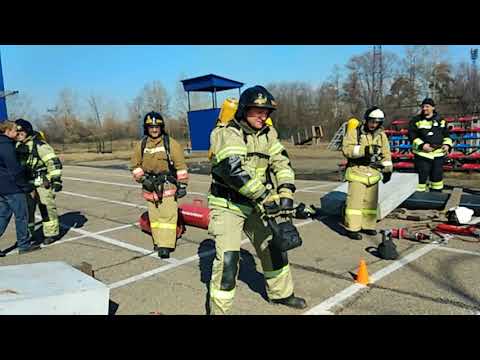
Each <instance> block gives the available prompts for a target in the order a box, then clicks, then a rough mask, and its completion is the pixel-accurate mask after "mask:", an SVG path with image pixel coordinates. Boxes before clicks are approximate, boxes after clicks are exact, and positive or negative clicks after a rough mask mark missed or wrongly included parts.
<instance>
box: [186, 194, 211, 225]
mask: <svg viewBox="0 0 480 360" xmlns="http://www.w3.org/2000/svg"><path fill="white" fill-rule="evenodd" d="M178 208H179V211H180V213H181V214H182V218H183V222H184V223H185V225H189V226H194V227H198V228H200V229H205V230H207V229H208V223H209V221H210V220H209V215H210V209H209V208H208V207H206V206H204V205H203V202H202V201H201V200H194V201H193V204H181V205H179V206H178Z"/></svg>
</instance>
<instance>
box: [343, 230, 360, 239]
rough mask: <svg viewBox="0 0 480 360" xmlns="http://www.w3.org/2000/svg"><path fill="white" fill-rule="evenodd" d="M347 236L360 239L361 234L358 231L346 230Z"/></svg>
mask: <svg viewBox="0 0 480 360" xmlns="http://www.w3.org/2000/svg"><path fill="white" fill-rule="evenodd" d="M347 236H348V237H349V238H350V239H353V240H362V235H360V233H359V232H358V231H349V230H347Z"/></svg>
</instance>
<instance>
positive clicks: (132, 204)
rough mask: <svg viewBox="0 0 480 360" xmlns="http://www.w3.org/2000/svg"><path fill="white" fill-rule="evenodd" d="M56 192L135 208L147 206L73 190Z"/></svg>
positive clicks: (145, 207)
mask: <svg viewBox="0 0 480 360" xmlns="http://www.w3.org/2000/svg"><path fill="white" fill-rule="evenodd" d="M58 194H60V195H65V194H66V195H71V196H78V197H81V198H85V199H91V200H99V201H105V202H109V203H112V204H118V205H125V206H131V207H135V208H139V209H147V208H148V207H147V206H144V205H140V204H135V203H128V202H124V201H116V200H110V199H106V198H102V197H97V196H90V195H85V194H78V193H73V192H70V191H61V192H59V193H58ZM58 194H57V195H58Z"/></svg>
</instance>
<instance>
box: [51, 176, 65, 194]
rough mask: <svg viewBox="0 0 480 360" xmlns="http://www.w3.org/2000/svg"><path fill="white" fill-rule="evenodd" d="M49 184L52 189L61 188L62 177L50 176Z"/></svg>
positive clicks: (57, 189)
mask: <svg viewBox="0 0 480 360" xmlns="http://www.w3.org/2000/svg"><path fill="white" fill-rule="evenodd" d="M50 186H51V187H52V189H53V191H55V192H59V191H62V189H63V184H62V179H60V178H52V179H51V180H50Z"/></svg>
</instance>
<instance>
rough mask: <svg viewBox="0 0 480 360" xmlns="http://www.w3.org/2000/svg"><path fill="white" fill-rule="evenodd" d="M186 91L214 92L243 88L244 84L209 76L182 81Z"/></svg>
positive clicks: (213, 75) (212, 75)
mask: <svg viewBox="0 0 480 360" xmlns="http://www.w3.org/2000/svg"><path fill="white" fill-rule="evenodd" d="M182 84H183V89H184V90H185V91H203V92H214V91H223V90H230V89H238V88H241V87H242V86H243V85H244V83H242V82H239V81H235V80H230V79H227V78H224V77H221V76H218V75H215V74H208V75H204V76H199V77H195V78H191V79H185V80H182Z"/></svg>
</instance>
